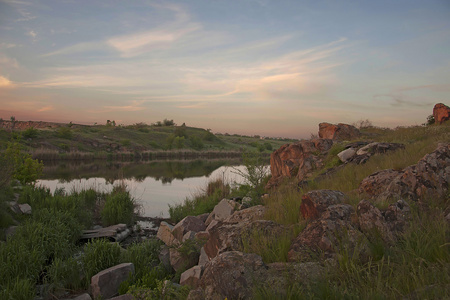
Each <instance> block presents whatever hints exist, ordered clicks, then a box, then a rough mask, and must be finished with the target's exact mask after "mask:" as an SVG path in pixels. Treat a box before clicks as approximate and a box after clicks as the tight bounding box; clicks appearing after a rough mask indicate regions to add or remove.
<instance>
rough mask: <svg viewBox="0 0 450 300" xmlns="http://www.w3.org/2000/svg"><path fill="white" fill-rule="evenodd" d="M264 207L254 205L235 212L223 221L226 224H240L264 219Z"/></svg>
mask: <svg viewBox="0 0 450 300" xmlns="http://www.w3.org/2000/svg"><path fill="white" fill-rule="evenodd" d="M265 212H266V207H265V206H263V205H255V206H252V207H249V208H246V209H242V210H240V211H237V212H235V213H234V214H232V215H231V216H229V217H228V218H226V219H225V222H226V223H242V222H246V223H248V222H251V221H255V220H262V219H264V213H265Z"/></svg>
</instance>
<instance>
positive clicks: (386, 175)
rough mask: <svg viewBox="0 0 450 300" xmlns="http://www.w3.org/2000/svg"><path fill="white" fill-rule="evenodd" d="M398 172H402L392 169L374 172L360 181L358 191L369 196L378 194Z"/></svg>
mask: <svg viewBox="0 0 450 300" xmlns="http://www.w3.org/2000/svg"><path fill="white" fill-rule="evenodd" d="M400 174H402V172H401V171H396V170H392V169H387V170H382V171H378V172H375V173H373V174H372V175H369V176H368V177H366V178H364V179H363V180H362V181H361V183H360V184H359V192H360V193H364V194H366V195H368V196H370V197H373V196H377V195H380V194H381V193H383V192H384V191H385V188H386V187H387V186H388V185H389V184H390V183H391V182H392V181H393V180H394V178H396V177H397V176H399V175H400Z"/></svg>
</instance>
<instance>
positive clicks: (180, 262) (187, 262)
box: [169, 248, 199, 272]
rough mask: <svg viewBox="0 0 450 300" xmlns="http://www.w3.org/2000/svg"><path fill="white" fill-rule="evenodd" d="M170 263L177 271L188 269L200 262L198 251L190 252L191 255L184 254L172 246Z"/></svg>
mask: <svg viewBox="0 0 450 300" xmlns="http://www.w3.org/2000/svg"><path fill="white" fill-rule="evenodd" d="M169 252H170V265H171V266H172V268H173V269H174V270H175V272H177V271H179V270H181V269H187V268H190V267H193V266H195V265H196V264H198V257H199V255H198V253H190V254H189V255H183V254H182V253H180V252H179V251H178V250H177V249H174V248H170V249H169Z"/></svg>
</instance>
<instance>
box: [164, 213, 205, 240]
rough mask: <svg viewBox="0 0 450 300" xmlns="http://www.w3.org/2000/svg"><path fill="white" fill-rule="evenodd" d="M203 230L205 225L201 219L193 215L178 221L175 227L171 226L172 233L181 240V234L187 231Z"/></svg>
mask: <svg viewBox="0 0 450 300" xmlns="http://www.w3.org/2000/svg"><path fill="white" fill-rule="evenodd" d="M204 230H206V225H205V223H203V222H202V220H200V219H199V218H196V217H193V216H187V217H185V218H184V219H183V220H181V221H180V222H178V224H177V225H175V227H173V229H172V234H173V236H174V237H175V238H176V239H177V240H178V241H180V242H181V241H182V240H183V236H184V235H185V234H186V233H187V232H189V231H193V232H199V231H204Z"/></svg>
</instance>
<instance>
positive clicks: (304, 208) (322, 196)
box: [300, 190, 346, 220]
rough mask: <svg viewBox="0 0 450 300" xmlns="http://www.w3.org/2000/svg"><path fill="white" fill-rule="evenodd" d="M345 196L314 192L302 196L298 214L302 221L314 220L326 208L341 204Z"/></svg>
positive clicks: (335, 192)
mask: <svg viewBox="0 0 450 300" xmlns="http://www.w3.org/2000/svg"><path fill="white" fill-rule="evenodd" d="M345 200H346V196H345V195H344V194H343V193H342V192H339V191H332V190H315V191H311V192H308V193H306V194H304V195H303V196H302V204H301V205H300V212H301V214H302V216H303V218H304V219H311V220H315V219H318V218H320V217H321V215H322V213H324V212H325V211H326V209H327V208H328V206H330V205H335V204H340V203H343V202H344V201H345Z"/></svg>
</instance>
